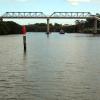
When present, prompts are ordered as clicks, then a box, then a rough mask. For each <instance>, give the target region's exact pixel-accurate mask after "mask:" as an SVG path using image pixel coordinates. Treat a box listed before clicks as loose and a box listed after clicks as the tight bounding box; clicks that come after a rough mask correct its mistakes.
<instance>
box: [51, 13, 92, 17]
mask: <svg viewBox="0 0 100 100" xmlns="http://www.w3.org/2000/svg"><path fill="white" fill-rule="evenodd" d="M90 15H91V13H90V12H54V13H53V14H51V15H50V17H70V18H72V17H89V16H90Z"/></svg>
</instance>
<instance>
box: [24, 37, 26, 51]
mask: <svg viewBox="0 0 100 100" xmlns="http://www.w3.org/2000/svg"><path fill="white" fill-rule="evenodd" d="M23 45H24V52H26V35H23Z"/></svg>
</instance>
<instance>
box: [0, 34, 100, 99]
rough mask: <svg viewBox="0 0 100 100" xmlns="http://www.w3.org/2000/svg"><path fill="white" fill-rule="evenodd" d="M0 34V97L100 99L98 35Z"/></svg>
mask: <svg viewBox="0 0 100 100" xmlns="http://www.w3.org/2000/svg"><path fill="white" fill-rule="evenodd" d="M22 39H23V38H22V36H21V35H5V36H0V100H100V76H99V75H100V37H99V36H93V35H89V34H87V35H86V34H67V33H66V34H65V35H63V34H58V33H51V34H50V35H49V36H47V35H46V34H45V33H28V34H27V52H26V53H24V52H23V40H22Z"/></svg>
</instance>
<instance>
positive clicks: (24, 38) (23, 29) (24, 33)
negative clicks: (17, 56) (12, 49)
mask: <svg viewBox="0 0 100 100" xmlns="http://www.w3.org/2000/svg"><path fill="white" fill-rule="evenodd" d="M22 34H23V46H24V52H26V27H25V26H22Z"/></svg>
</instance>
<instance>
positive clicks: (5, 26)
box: [0, 21, 21, 35]
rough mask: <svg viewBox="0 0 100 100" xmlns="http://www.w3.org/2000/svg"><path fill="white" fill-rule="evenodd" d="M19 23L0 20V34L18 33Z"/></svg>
mask: <svg viewBox="0 0 100 100" xmlns="http://www.w3.org/2000/svg"><path fill="white" fill-rule="evenodd" d="M20 33H21V25H19V24H17V23H15V22H13V21H0V35H9V34H20Z"/></svg>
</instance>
